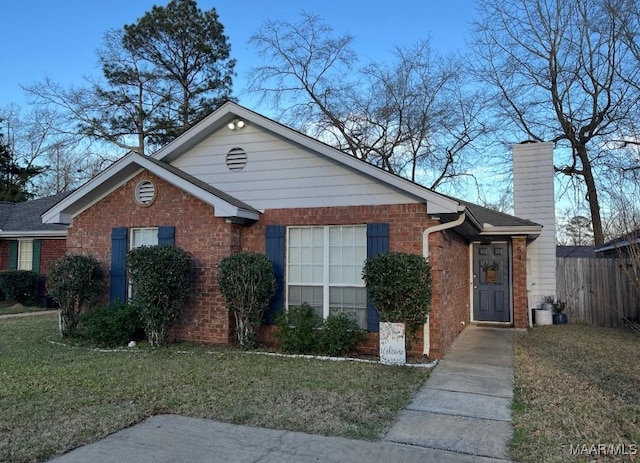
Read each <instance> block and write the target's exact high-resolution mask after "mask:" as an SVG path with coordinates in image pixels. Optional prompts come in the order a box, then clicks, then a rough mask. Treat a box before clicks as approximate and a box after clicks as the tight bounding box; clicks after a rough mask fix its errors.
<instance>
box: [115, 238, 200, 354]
mask: <svg viewBox="0 0 640 463" xmlns="http://www.w3.org/2000/svg"><path fill="white" fill-rule="evenodd" d="M127 269H128V271H129V276H130V280H131V284H132V289H133V304H134V305H135V306H136V308H137V309H138V313H139V315H140V320H141V321H142V324H143V325H144V331H145V334H146V336H147V339H148V340H149V343H150V344H151V345H152V346H164V345H166V344H167V343H168V341H169V330H170V329H171V326H172V325H173V324H174V323H175V322H176V321H177V320H178V319H179V318H180V315H181V314H182V310H183V309H184V306H185V304H186V303H187V299H188V297H189V290H190V283H191V256H190V255H189V253H187V252H186V251H185V250H183V249H181V248H178V247H174V246H141V247H139V248H136V249H132V250H131V251H129V252H127Z"/></svg>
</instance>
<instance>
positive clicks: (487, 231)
mask: <svg viewBox="0 0 640 463" xmlns="http://www.w3.org/2000/svg"><path fill="white" fill-rule="evenodd" d="M541 232H542V227H540V226H535V225H529V226H527V225H523V226H521V227H494V226H492V225H490V224H487V223H485V224H484V226H483V227H482V231H481V232H480V235H529V236H538V235H540V233H541Z"/></svg>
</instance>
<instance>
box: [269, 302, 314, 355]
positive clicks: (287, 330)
mask: <svg viewBox="0 0 640 463" xmlns="http://www.w3.org/2000/svg"><path fill="white" fill-rule="evenodd" d="M275 322H276V326H277V330H276V332H275V334H274V336H275V337H276V339H277V340H278V342H279V343H280V348H281V349H282V350H283V351H284V352H286V353H288V354H310V353H313V352H316V350H317V349H318V337H319V331H318V328H319V327H320V326H321V325H322V319H321V318H320V317H318V316H317V315H316V314H315V313H314V311H313V307H311V306H310V305H309V304H306V303H305V304H302V305H301V306H297V307H289V310H285V311H283V312H280V313H279V314H278V315H277V316H276V320H275Z"/></svg>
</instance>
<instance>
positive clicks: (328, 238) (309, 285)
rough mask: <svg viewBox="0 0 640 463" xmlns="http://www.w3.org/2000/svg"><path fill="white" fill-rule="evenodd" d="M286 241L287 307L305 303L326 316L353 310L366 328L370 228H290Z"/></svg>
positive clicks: (354, 226) (360, 323) (357, 226)
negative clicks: (364, 274) (365, 272)
mask: <svg viewBox="0 0 640 463" xmlns="http://www.w3.org/2000/svg"><path fill="white" fill-rule="evenodd" d="M287 243H288V249H287V251H288V252H287V306H289V307H290V306H297V305H300V304H302V303H304V302H306V303H307V304H309V305H310V306H312V307H313V308H314V310H315V312H316V314H317V315H319V316H321V317H323V318H325V317H327V316H329V315H337V314H340V313H350V314H352V315H353V316H354V317H355V319H356V321H357V322H358V324H359V325H360V326H361V327H362V328H366V327H367V290H366V288H365V284H364V281H362V267H363V265H364V261H365V259H366V258H367V227H366V226H364V225H342V226H326V227H289V229H288V239H287Z"/></svg>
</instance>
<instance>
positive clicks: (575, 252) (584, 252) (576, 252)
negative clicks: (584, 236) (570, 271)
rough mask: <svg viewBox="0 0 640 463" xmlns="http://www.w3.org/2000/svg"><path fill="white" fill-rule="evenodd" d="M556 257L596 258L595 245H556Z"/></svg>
mask: <svg viewBox="0 0 640 463" xmlns="http://www.w3.org/2000/svg"><path fill="white" fill-rule="evenodd" d="M556 257H573V258H594V257H596V248H595V246H556Z"/></svg>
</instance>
